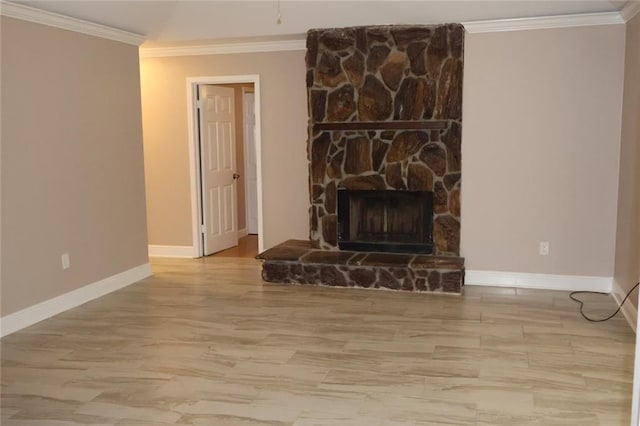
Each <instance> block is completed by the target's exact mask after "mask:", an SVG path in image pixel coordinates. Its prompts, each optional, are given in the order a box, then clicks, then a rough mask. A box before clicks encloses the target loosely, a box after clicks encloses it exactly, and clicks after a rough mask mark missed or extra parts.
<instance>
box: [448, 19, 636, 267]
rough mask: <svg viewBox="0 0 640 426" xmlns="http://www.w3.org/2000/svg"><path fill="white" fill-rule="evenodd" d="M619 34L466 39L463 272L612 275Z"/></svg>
mask: <svg viewBox="0 0 640 426" xmlns="http://www.w3.org/2000/svg"><path fill="white" fill-rule="evenodd" d="M624 36H625V35H624V26H623V25H605V26H592V27H580V28H566V29H549V30H536V31H514V32H503V33H488V34H468V35H467V37H466V40H465V69H464V73H465V76H464V100H463V102H464V105H463V136H462V138H463V141H462V201H461V203H462V231H461V232H462V253H463V256H465V257H466V266H467V268H468V269H470V270H495V271H514V272H528V273H546V274H566V275H587V276H604V277H611V276H613V264H614V251H615V234H616V232H615V227H616V212H617V207H616V205H617V198H618V197H617V193H618V160H619V140H620V114H621V105H622V76H623V59H624ZM540 241H549V243H550V255H549V256H540V255H539V254H538V247H539V242H540Z"/></svg>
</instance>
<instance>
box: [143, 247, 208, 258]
mask: <svg viewBox="0 0 640 426" xmlns="http://www.w3.org/2000/svg"><path fill="white" fill-rule="evenodd" d="M149 257H188V258H189V259H193V258H194V257H197V256H194V254H193V247H192V246H160V245H152V244H149Z"/></svg>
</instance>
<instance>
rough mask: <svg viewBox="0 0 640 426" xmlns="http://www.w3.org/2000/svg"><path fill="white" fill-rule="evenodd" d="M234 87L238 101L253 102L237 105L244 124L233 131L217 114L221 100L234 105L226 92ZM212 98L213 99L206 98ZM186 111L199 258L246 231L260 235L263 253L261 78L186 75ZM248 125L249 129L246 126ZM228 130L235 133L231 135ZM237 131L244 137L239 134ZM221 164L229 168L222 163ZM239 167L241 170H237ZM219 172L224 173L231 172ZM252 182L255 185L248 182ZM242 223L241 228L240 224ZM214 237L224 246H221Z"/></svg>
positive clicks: (222, 103)
mask: <svg viewBox="0 0 640 426" xmlns="http://www.w3.org/2000/svg"><path fill="white" fill-rule="evenodd" d="M225 87H226V89H225ZM230 88H231V89H230ZM225 90H226V92H225ZM229 90H237V93H238V96H236V97H235V98H234V99H237V100H238V102H237V103H238V104H244V103H245V99H247V100H249V99H250V100H251V101H253V105H251V106H248V107H246V108H244V107H245V105H238V107H237V108H235V111H236V114H235V115H236V118H238V123H241V124H242V125H241V126H240V127H239V128H238V131H237V132H235V131H234V128H233V125H232V124H229V123H228V122H227V121H225V120H227V118H226V116H216V114H217V113H216V112H215V111H217V110H221V111H223V110H224V108H223V107H222V106H216V102H219V103H220V105H227V109H230V108H234V106H233V103H234V102H233V101H232V100H229V99H228V98H229V95H226V97H225V93H230V92H229ZM218 92H219V93H218ZM207 96H209V97H208V98H207V99H204V98H205V97H207ZM216 96H217V97H216ZM207 104H208V105H207ZM199 107H200V109H199ZM207 107H210V108H211V109H212V110H213V112H210V111H209V112H207ZM223 112H224V111H223ZM187 113H188V122H189V154H190V169H191V176H190V177H191V212H192V234H193V237H192V238H193V247H194V257H202V256H206V255H208V254H210V253H214V252H216V251H219V250H222V249H225V248H227V247H230V246H233V245H236V244H237V240H238V237H243V236H244V235H246V234H247V233H251V234H257V235H256V236H257V242H258V250H259V251H262V250H263V241H262V179H261V156H260V146H261V140H260V136H261V131H260V129H261V127H260V122H261V120H260V78H259V76H257V75H243V76H224V77H190V78H187ZM247 118H249V124H247V123H245V121H247ZM216 120H218V121H219V122H218V121H216ZM248 125H249V126H250V129H247V126H248ZM225 129H227V130H225ZM245 129H247V130H250V136H251V140H250V141H249V142H248V141H247V138H246V137H243V136H242V135H239V134H240V133H243V134H246V133H247V130H245ZM229 133H233V134H232V135H228V134H229ZM236 133H238V135H239V136H240V137H237V138H235V137H236V136H237V135H236ZM227 136H233V137H234V138H235V143H236V144H237V145H238V148H239V150H238V153H239V154H240V155H237V156H236V155H235V151H234V152H233V155H232V156H231V155H229V154H230V148H229V147H230V141H227V140H226V139H225V138H226V137H227ZM245 136H246V135H245ZM201 142H202V143H201ZM247 145H248V148H247ZM225 149H226V151H225ZM212 153H213V154H215V155H212ZM237 157H240V158H237ZM242 157H244V158H242ZM247 160H249V163H252V164H253V167H254V169H253V170H252V169H250V168H248V164H247ZM231 163H233V164H231ZM238 163H239V164H238ZM212 164H213V166H212ZM220 164H222V165H223V166H225V167H219V165H220ZM238 168H239V169H240V170H239V171H241V172H242V173H238ZM221 169H225V170H221ZM218 172H225V173H226V174H228V175H229V176H226V175H225V174H224V173H218ZM216 173H218V174H217V175H216ZM212 176H213V181H212V180H211V179H212ZM216 179H223V180H224V179H226V180H228V181H229V182H222V183H220V182H218V183H217V184H216ZM249 180H251V184H250V185H247V183H248V181H249ZM212 182H213V183H212ZM229 188H233V190H230V189H229ZM245 194H246V195H247V196H245ZM237 195H240V197H237ZM238 204H240V208H241V209H240V211H241V214H240V215H238ZM249 205H251V206H252V208H253V212H254V213H253V216H254V218H253V223H252V225H253V226H251V228H250V227H249V216H250V215H251V213H250V212H249V208H248V207H249ZM245 212H246V213H245ZM238 224H240V225H241V226H240V227H238ZM234 228H235V229H234ZM238 231H240V232H239V233H238ZM225 234H226V235H225ZM214 240H217V241H219V242H220V244H222V245H216V244H217V243H216V242H215V241H214ZM254 241H255V238H254ZM225 244H226V246H225Z"/></svg>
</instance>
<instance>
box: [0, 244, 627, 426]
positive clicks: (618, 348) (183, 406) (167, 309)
mask: <svg viewBox="0 0 640 426" xmlns="http://www.w3.org/2000/svg"><path fill="white" fill-rule="evenodd" d="M153 270H154V273H155V276H154V277H151V278H148V279H146V280H143V281H141V282H139V283H137V284H134V285H132V286H129V287H127V288H124V289H122V290H119V291H117V292H115V293H112V294H109V295H107V296H105V297H102V298H100V299H98V300H95V301H93V302H90V303H87V304H85V305H83V306H81V307H78V308H76V309H73V310H70V311H68V312H66V313H63V314H61V315H58V316H56V317H55V318H52V319H49V320H46V321H43V322H41V323H39V324H36V325H34V326H32V327H29V328H28V329H25V330H22V331H19V332H16V333H14V334H12V335H10V336H7V337H5V338H3V339H2V341H1V349H2V402H1V409H2V413H1V422H2V425H7V426H10V425H47V426H51V425H53V426H55V425H93V424H100V425H173V424H179V425H232V426H233V425H294V426H307V425H367V426H369V425H372V426H376V425H403V426H407V425H411V426H426V425H478V426H480V425H482V426H489V425H491V426H494V425H580V426H586V425H625V426H626V425H628V424H629V415H630V406H631V403H630V400H631V382H632V369H633V354H634V340H635V336H634V334H633V332H632V331H631V329H630V328H629V327H628V325H627V324H626V322H625V321H624V319H623V318H622V317H621V316H617V317H615V318H614V319H613V320H611V321H608V322H605V323H600V324H594V323H588V322H586V321H584V320H583V319H582V318H581V317H580V316H579V314H578V311H577V305H576V304H575V303H574V302H571V301H570V300H569V299H568V295H567V293H566V292H553V291H533V290H517V291H516V290H514V289H500V288H482V287H467V288H466V289H465V291H464V295H463V296H462V297H458V296H447V295H436V294H415V293H406V292H391V291H376V290H354V289H341V288H318V287H304V286H283V285H275V284H264V283H262V281H261V279H260V264H259V262H258V261H256V260H253V259H246V258H245V259H242V258H233V257H216V256H213V257H208V258H204V259H198V260H178V259H157V260H153ZM586 299H587V300H588V303H587V310H588V311H589V312H590V313H591V314H593V315H604V314H605V313H607V312H610V311H611V310H612V309H614V307H615V306H614V303H613V302H612V300H611V299H610V298H608V297H604V298H603V297H597V296H589V297H587V298H586Z"/></svg>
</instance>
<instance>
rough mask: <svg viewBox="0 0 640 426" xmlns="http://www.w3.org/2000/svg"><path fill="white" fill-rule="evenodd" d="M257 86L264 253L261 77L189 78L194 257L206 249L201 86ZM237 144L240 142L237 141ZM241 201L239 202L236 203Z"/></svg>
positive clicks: (260, 244) (261, 248) (261, 246)
mask: <svg viewBox="0 0 640 426" xmlns="http://www.w3.org/2000/svg"><path fill="white" fill-rule="evenodd" d="M234 83H253V89H254V93H255V120H256V130H255V132H254V133H255V134H254V137H255V142H256V169H257V171H256V172H257V176H256V178H257V186H258V187H257V192H258V251H264V243H263V238H262V237H263V235H262V232H263V220H262V154H261V152H262V149H261V146H262V143H261V141H262V125H261V123H262V120H261V108H260V105H261V104H260V98H261V96H260V91H261V90H260V76H259V75H258V74H250V75H227V76H203V77H187V123H188V126H187V127H188V145H189V176H190V187H191V230H192V242H193V257H202V256H204V246H203V244H202V238H201V233H200V224H201V223H202V213H201V212H202V210H201V204H202V202H201V197H200V195H201V194H200V193H201V181H200V179H201V176H200V171H199V170H200V167H199V164H200V148H199V145H198V133H199V129H198V114H197V111H198V109H197V104H196V103H197V100H198V95H197V93H198V86H199V85H201V84H234ZM236 143H237V141H236ZM236 202H237V201H236Z"/></svg>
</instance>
